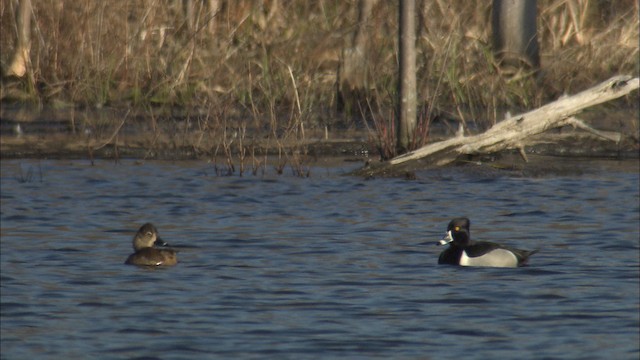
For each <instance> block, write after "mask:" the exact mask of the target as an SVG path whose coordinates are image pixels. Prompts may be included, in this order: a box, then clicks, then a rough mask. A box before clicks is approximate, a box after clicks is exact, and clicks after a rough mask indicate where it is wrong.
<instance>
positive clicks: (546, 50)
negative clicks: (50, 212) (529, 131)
mask: <svg viewBox="0 0 640 360" xmlns="http://www.w3.org/2000/svg"><path fill="white" fill-rule="evenodd" d="M195 3H197V4H200V5H198V6H196V7H195V8H194V9H193V13H192V14H191V15H190V17H186V16H185V14H184V13H183V12H182V8H181V7H180V6H177V5H175V4H181V2H170V1H144V0H137V1H124V2H95V1H87V2H84V1H76V2H34V13H33V20H32V21H33V26H32V29H33V30H32V44H31V46H32V51H31V58H30V63H29V67H30V71H31V74H32V76H30V77H25V78H22V79H18V80H15V79H13V80H9V79H3V81H2V83H1V87H0V97H2V99H3V101H4V102H5V103H7V102H18V103H22V104H30V105H29V106H31V107H33V108H42V107H44V106H46V107H48V108H53V109H60V110H61V111H66V112H68V111H69V109H72V110H71V111H73V112H74V115H73V116H72V119H73V120H72V123H73V125H72V126H71V127H72V130H73V132H74V133H75V132H76V131H77V132H78V136H79V137H80V139H81V140H80V141H83V142H84V143H85V144H84V146H85V148H86V149H87V151H88V152H89V153H91V152H92V151H95V150H96V147H98V146H100V145H101V144H105V142H106V143H107V145H105V146H107V147H109V146H114V147H115V151H117V149H118V144H123V143H127V142H128V143H129V144H130V143H132V142H134V141H139V142H140V143H141V144H142V146H144V147H145V148H146V149H147V154H146V155H145V156H148V157H152V156H153V154H154V153H157V152H158V151H162V149H163V148H164V147H165V144H171V146H173V147H174V148H176V149H178V148H179V149H184V148H187V149H188V148H191V151H193V153H194V154H202V153H204V154H207V156H211V159H212V162H213V163H214V164H217V167H218V169H220V174H228V173H239V174H244V173H246V172H247V169H248V167H249V166H250V168H251V172H253V173H256V172H259V171H264V167H265V166H266V161H265V159H264V156H266V153H267V151H266V150H265V148H271V149H278V154H279V155H278V158H279V159H280V160H279V161H278V165H276V166H275V168H276V171H278V172H282V171H284V168H285V167H286V164H289V165H290V166H292V167H293V168H295V169H297V170H295V171H294V172H296V173H298V174H300V175H304V174H305V173H308V167H305V165H304V164H305V159H306V158H307V157H308V154H307V151H306V149H305V147H304V144H305V143H306V142H307V140H308V139H310V138H312V136H311V135H310V134H313V133H317V134H320V133H323V134H324V133H331V134H333V136H335V134H336V133H337V132H340V131H344V129H349V128H355V127H362V126H364V124H366V121H365V122H361V119H363V118H364V119H371V118H372V117H373V119H374V120H375V123H374V124H373V125H374V126H372V131H373V129H374V128H375V129H377V130H376V131H378V132H379V133H381V134H382V136H381V137H380V136H378V137H379V138H380V139H382V142H381V143H379V147H380V148H384V147H385V144H384V141H386V140H385V138H386V137H388V136H391V135H390V134H391V132H392V131H393V128H392V126H388V124H391V123H393V121H392V117H393V116H392V115H391V114H393V109H394V101H395V100H394V95H395V92H396V72H397V70H396V69H397V43H396V42H397V36H396V35H395V34H396V31H397V30H396V29H397V16H396V11H397V9H396V4H395V3H393V2H385V1H378V2H376V4H375V6H374V7H373V9H372V10H371V14H370V16H369V17H368V18H367V26H366V30H367V32H366V34H365V36H367V40H368V42H369V44H370V46H368V47H367V52H368V53H367V54H366V58H367V59H368V64H367V68H366V69H365V70H366V71H365V73H366V74H367V84H368V87H369V90H370V91H369V93H368V94H367V96H368V98H369V100H370V101H371V102H372V103H375V104H376V105H375V107H374V108H373V109H371V110H370V111H368V112H365V113H367V114H366V115H365V116H364V117H363V116H360V115H361V114H360V113H357V114H355V115H356V116H349V115H348V114H347V115H345V114H342V113H338V112H336V108H337V104H336V102H337V99H336V82H337V78H336V76H337V73H338V68H339V62H340V54H341V53H342V50H343V49H344V48H345V46H346V41H347V39H348V38H349V35H350V34H351V33H352V31H353V29H354V25H355V24H354V22H355V21H356V19H357V10H356V6H355V3H354V2H344V1H317V2H309V1H302V0H296V1H291V2H286V3H285V2H281V1H263V0H243V1H220V2H218V1H214V2H195ZM214 3H215V4H217V5H210V6H203V5H202V4H214ZM15 6H16V3H15V2H14V1H3V2H1V3H0V20H1V23H0V34H1V35H0V47H1V48H2V50H3V51H2V52H1V53H0V65H2V68H3V69H4V68H5V67H6V66H7V64H8V62H9V61H10V58H11V55H12V51H13V49H14V47H15V19H14V11H15V8H14V7H15ZM211 6H216V8H212V7H211ZM639 11H640V6H639V2H638V0H621V1H615V2H594V1H583V0H553V1H548V2H544V3H543V4H541V8H540V11H539V13H540V20H539V22H538V32H539V35H540V36H539V39H540V45H541V46H540V48H541V51H542V53H541V55H542V71H541V72H539V73H537V74H534V73H525V72H517V71H516V72H507V71H506V70H505V69H502V68H500V67H499V66H498V65H497V62H496V60H495V59H494V57H493V55H492V52H491V48H490V45H489V44H490V30H491V29H490V25H489V24H490V2H468V1H442V0H437V1H423V2H421V3H420V9H419V25H418V49H419V56H418V64H417V68H418V84H419V87H418V92H419V94H418V99H419V100H420V101H421V102H422V105H421V108H422V109H424V115H423V117H424V119H425V126H424V127H423V128H421V133H420V134H418V135H417V136H416V137H415V141H416V144H418V143H424V141H426V139H427V136H428V134H429V132H428V125H429V121H431V119H433V118H435V117H436V116H443V117H452V118H456V119H458V120H459V121H461V122H462V123H463V124H464V125H467V123H472V122H474V123H479V124H480V125H481V126H483V127H485V128H487V127H489V126H491V125H494V124H495V123H496V122H497V121H499V120H501V119H503V118H504V113H505V112H506V111H511V112H512V113H517V112H519V111H521V110H525V109H533V108H536V107H538V106H540V105H542V104H544V103H547V102H550V101H552V100H555V99H557V98H558V97H560V96H561V95H562V94H564V93H575V92H577V91H579V90H582V89H585V88H588V87H589V86H591V85H593V84H596V83H598V82H600V81H603V80H604V79H607V78H610V77H611V76H613V75H616V74H635V75H637V74H638V73H639V71H640V69H639V68H638V66H639V65H638V61H637V59H638V55H639V54H638V45H637V44H638V42H639V37H638V29H637V24H638V13H639ZM627 101H628V103H633V102H634V101H635V99H631V100H627ZM95 109H115V110H113V112H114V113H117V114H119V116H120V117H115V118H113V119H110V120H105V119H101V118H90V116H92V115H83V112H84V111H87V110H95ZM129 110H130V111H131V113H130V115H129V116H128V117H127V118H126V122H125V123H123V124H121V122H123V120H122V114H123V113H125V112H126V111H129ZM372 114H376V115H375V116H374V115H372ZM3 117H4V115H3ZM390 120H391V122H390ZM376 124H377V125H376ZM136 127H137V128H139V130H140V131H141V133H140V134H138V135H137V138H136V139H135V140H133V138H132V136H131V135H130V134H128V133H127V131H128V130H127V129H129V130H130V129H131V128H136ZM83 129H84V130H83ZM327 129H329V130H331V131H327ZM116 130H117V131H116ZM83 131H86V132H87V133H83ZM113 134H115V136H114V137H113V139H111V137H112V135H113ZM3 135H5V134H3ZM316 137H317V138H322V136H320V135H319V136H316ZM325 137H326V136H325ZM106 140H110V141H108V142H107V141H106ZM383 156H384V155H383ZM392 156H393V154H387V155H386V156H385V158H390V157H392ZM220 159H224V160H220Z"/></svg>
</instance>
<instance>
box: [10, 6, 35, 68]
mask: <svg viewBox="0 0 640 360" xmlns="http://www.w3.org/2000/svg"><path fill="white" fill-rule="evenodd" d="M31 11H32V10H31V0H20V4H19V5H18V9H17V11H16V28H17V30H18V41H17V44H16V48H15V51H14V55H13V60H12V61H11V65H10V66H9V68H8V69H7V72H6V75H7V76H16V77H23V76H24V74H25V73H26V72H27V64H28V63H29V53H30V51H31Z"/></svg>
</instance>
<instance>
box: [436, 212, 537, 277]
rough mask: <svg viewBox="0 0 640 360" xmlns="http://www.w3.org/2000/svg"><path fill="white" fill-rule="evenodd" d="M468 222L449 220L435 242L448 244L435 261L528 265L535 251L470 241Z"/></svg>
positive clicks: (490, 264) (454, 263)
mask: <svg viewBox="0 0 640 360" xmlns="http://www.w3.org/2000/svg"><path fill="white" fill-rule="evenodd" d="M469 227H470V221H469V219H467V218H456V219H453V220H451V222H449V226H448V227H447V234H446V235H445V237H444V238H443V239H442V240H440V241H439V242H438V244H439V245H446V244H449V247H448V248H447V249H446V250H444V251H443V252H442V253H441V254H440V257H439V258H438V264H449V265H461V266H488V267H518V266H524V265H526V264H527V260H528V259H529V256H531V255H533V254H535V253H536V252H538V250H533V251H527V250H519V249H514V248H511V247H508V246H504V245H500V244H496V243H492V242H488V241H473V240H471V232H470V230H469Z"/></svg>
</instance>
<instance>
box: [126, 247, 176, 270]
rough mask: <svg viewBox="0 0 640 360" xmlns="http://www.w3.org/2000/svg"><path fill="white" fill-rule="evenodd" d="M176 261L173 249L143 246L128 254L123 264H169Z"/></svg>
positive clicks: (173, 263)
mask: <svg viewBox="0 0 640 360" xmlns="http://www.w3.org/2000/svg"><path fill="white" fill-rule="evenodd" d="M177 263H178V258H177V256H176V252H175V251H173V250H166V249H156V248H144V249H140V250H138V251H136V252H135V253H133V254H131V255H129V257H128V258H127V261H125V264H129V265H143V266H171V265H175V264H177Z"/></svg>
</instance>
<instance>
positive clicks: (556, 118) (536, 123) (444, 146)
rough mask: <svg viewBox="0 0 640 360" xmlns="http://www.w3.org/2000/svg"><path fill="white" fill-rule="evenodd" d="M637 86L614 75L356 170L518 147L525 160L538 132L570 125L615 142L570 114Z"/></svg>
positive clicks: (637, 81)
mask: <svg viewBox="0 0 640 360" xmlns="http://www.w3.org/2000/svg"><path fill="white" fill-rule="evenodd" d="M638 87H640V78H632V77H631V76H615V77H613V78H611V79H609V80H607V81H605V82H603V83H601V84H599V85H597V86H594V87H592V88H590V89H588V90H585V91H583V92H581V93H578V94H576V95H573V96H565V97H562V98H560V99H558V100H556V101H554V102H552V103H550V104H547V105H544V106H542V107H540V108H538V109H536V110H532V111H530V112H527V113H524V114H520V115H516V116H512V117H510V118H508V119H506V120H504V121H501V122H499V123H497V124H495V125H494V126H493V127H491V128H490V129H489V130H487V131H486V132H484V133H482V134H478V135H473V136H467V137H465V136H462V135H459V136H457V137H454V138H451V139H447V140H443V141H439V142H435V143H432V144H429V145H426V146H423V147H421V148H420V149H417V150H414V151H412V152H409V153H406V154H404V155H400V156H397V157H395V158H393V159H391V160H389V161H387V162H384V163H381V164H379V165H375V166H370V167H367V168H365V169H361V170H357V171H355V172H354V173H355V174H359V175H365V176H373V175H376V174H384V173H393V168H394V167H396V166H397V165H400V164H403V163H405V162H407V161H410V160H417V159H424V160H427V161H428V162H429V163H432V164H434V165H436V166H442V165H446V164H449V163H451V162H453V161H455V160H456V159H457V158H458V157H460V156H461V155H483V154H490V153H497V152H499V151H503V150H511V149H518V150H520V154H521V155H522V157H523V158H524V159H525V161H526V160H527V159H526V155H525V151H524V147H525V146H527V145H531V144H535V143H536V142H538V141H539V139H533V138H532V137H533V136H534V135H538V134H541V133H544V132H546V131H547V130H550V129H553V128H559V127H563V126H567V125H570V126H573V127H577V128H580V129H583V130H586V131H588V132H590V133H592V134H594V135H597V136H599V137H603V138H605V139H608V140H611V141H615V142H619V141H620V139H621V135H620V134H619V133H612V132H606V131H600V130H596V129H594V128H592V127H591V126H589V125H587V124H586V123H584V122H583V121H581V120H579V119H577V118H575V117H574V116H573V115H575V114H577V113H578V112H580V111H581V110H583V109H585V108H588V107H591V106H594V105H598V104H602V103H604V102H607V101H610V100H613V99H616V98H619V97H621V96H624V95H627V94H629V93H630V92H632V91H634V90H636V89H638Z"/></svg>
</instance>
